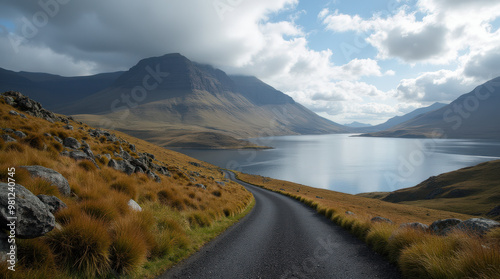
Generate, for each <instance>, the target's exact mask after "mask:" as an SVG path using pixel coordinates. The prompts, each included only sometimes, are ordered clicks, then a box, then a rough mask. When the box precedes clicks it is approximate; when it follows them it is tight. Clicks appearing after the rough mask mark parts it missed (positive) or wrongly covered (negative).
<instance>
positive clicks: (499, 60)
mask: <svg viewBox="0 0 500 279" xmlns="http://www.w3.org/2000/svg"><path fill="white" fill-rule="evenodd" d="M499 65H500V47H496V48H493V49H490V50H484V51H481V52H479V53H476V54H472V55H470V57H468V59H467V62H466V64H465V66H464V74H465V75H466V76H468V77H473V78H475V79H477V80H482V81H485V80H490V79H493V78H495V77H498V76H500V67H499Z"/></svg>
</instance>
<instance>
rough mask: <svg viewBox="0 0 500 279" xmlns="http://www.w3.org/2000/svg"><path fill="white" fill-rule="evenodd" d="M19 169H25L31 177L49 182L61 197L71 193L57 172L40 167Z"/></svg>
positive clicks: (63, 178)
mask: <svg viewBox="0 0 500 279" xmlns="http://www.w3.org/2000/svg"><path fill="white" fill-rule="evenodd" d="M21 168H24V169H26V170H27V171H28V172H29V173H30V174H31V176H32V177H40V178H42V179H44V180H47V181H49V182H50V183H52V184H53V185H55V186H56V187H57V188H58V189H59V192H60V193H61V194H63V195H65V196H68V195H69V194H70V193H71V188H70V187H69V183H68V180H67V179H66V178H65V177H64V176H62V174H60V173H58V172H57V171H55V170H52V169H49V168H46V167H42V166H22V167H21Z"/></svg>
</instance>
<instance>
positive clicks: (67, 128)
mask: <svg viewBox="0 0 500 279" xmlns="http://www.w3.org/2000/svg"><path fill="white" fill-rule="evenodd" d="M63 128H64V129H66V130H73V129H74V128H73V126H71V125H69V124H68V125H64V126H63Z"/></svg>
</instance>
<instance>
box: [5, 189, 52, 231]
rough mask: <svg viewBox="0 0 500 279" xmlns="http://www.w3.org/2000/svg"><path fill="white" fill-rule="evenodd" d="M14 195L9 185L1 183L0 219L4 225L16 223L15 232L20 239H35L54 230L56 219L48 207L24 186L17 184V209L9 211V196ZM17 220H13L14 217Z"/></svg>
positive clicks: (15, 190)
mask: <svg viewBox="0 0 500 279" xmlns="http://www.w3.org/2000/svg"><path fill="white" fill-rule="evenodd" d="M10 193H12V192H11V191H10V189H9V185H8V184H6V183H0V219H1V223H2V224H7V227H8V224H11V222H12V221H15V232H16V237H18V238H35V237H39V236H42V235H45V234H46V233H48V232H50V231H51V230H52V229H54V226H55V218H54V215H52V213H50V211H49V209H48V208H47V206H46V205H45V204H44V203H43V202H42V201H41V200H40V199H39V198H38V197H37V196H35V195H33V193H31V192H30V191H29V190H28V189H26V188H24V187H23V186H21V185H19V184H16V185H15V187H14V190H13V193H14V194H15V201H16V204H15V209H14V210H13V211H10V210H9V209H8V206H9V204H8V200H9V194H10ZM14 216H15V217H17V219H12V217H14Z"/></svg>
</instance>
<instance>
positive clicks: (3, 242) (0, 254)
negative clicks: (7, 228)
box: [0, 231, 10, 262]
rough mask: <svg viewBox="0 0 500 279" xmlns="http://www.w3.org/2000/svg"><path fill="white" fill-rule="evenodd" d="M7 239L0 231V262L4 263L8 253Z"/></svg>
mask: <svg viewBox="0 0 500 279" xmlns="http://www.w3.org/2000/svg"><path fill="white" fill-rule="evenodd" d="M8 239H9V237H8V236H7V234H6V233H4V232H3V231H0V261H2V262H5V261H7V259H8V256H7V253H9V252H10V244H9V240H8Z"/></svg>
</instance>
